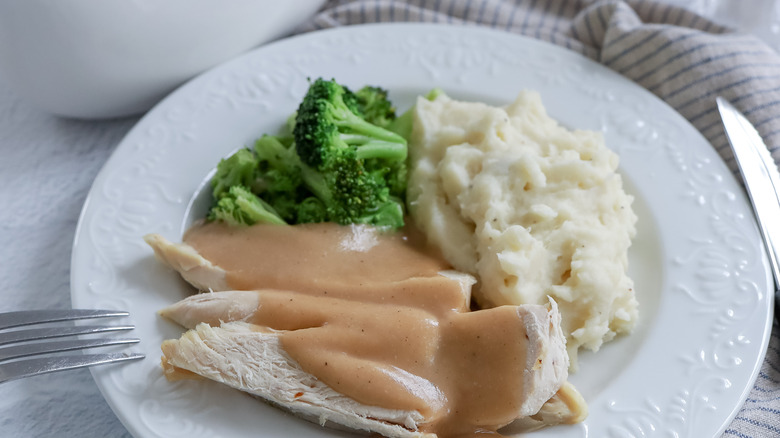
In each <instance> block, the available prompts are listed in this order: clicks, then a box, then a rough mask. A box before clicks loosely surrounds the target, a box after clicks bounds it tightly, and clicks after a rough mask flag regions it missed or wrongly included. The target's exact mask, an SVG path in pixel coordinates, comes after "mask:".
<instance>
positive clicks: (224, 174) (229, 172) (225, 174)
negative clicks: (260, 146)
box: [211, 148, 258, 199]
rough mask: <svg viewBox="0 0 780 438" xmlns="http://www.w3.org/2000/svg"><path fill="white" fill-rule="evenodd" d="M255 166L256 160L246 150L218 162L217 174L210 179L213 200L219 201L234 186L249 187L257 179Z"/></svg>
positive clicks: (240, 150) (250, 152)
mask: <svg viewBox="0 0 780 438" xmlns="http://www.w3.org/2000/svg"><path fill="white" fill-rule="evenodd" d="M257 164H258V163H257V158H255V156H254V154H252V151H250V150H249V149H246V148H244V149H239V150H238V151H237V152H235V153H234V154H233V155H231V156H230V157H228V158H224V159H222V160H220V162H219V164H218V165H217V172H216V174H215V175H214V177H212V178H211V187H212V194H213V195H214V199H219V198H220V197H221V196H222V195H223V194H224V193H226V192H227V191H228V190H229V189H230V187H232V186H235V185H242V186H247V187H251V186H252V185H253V184H254V183H255V179H256V178H257Z"/></svg>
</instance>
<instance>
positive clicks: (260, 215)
mask: <svg viewBox="0 0 780 438" xmlns="http://www.w3.org/2000/svg"><path fill="white" fill-rule="evenodd" d="M255 200H256V201H259V202H256V201H250V200H249V199H247V198H244V197H239V198H236V205H238V207H239V208H240V209H241V210H243V211H245V212H246V213H247V214H249V215H250V217H251V218H252V220H254V221H255V223H261V224H274V225H287V222H285V221H284V219H282V218H281V217H280V216H279V213H277V212H276V210H274V208H273V207H271V206H270V205H269V204H268V203H267V202H265V201H263V200H262V199H260V198H255Z"/></svg>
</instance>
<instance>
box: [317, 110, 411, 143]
mask: <svg viewBox="0 0 780 438" xmlns="http://www.w3.org/2000/svg"><path fill="white" fill-rule="evenodd" d="M330 105H331V107H333V111H334V113H336V114H337V115H338V117H335V118H334V119H335V120H334V121H333V122H334V124H335V125H336V126H338V127H341V128H347V129H349V130H350V131H352V132H354V133H357V134H362V135H365V136H367V137H373V138H375V139H377V140H384V141H389V142H392V143H401V144H403V145H406V139H404V138H403V137H401V136H400V135H398V134H396V133H395V132H392V131H388V130H387V129H384V128H381V127H379V126H376V125H373V124H371V123H369V122H367V121H365V120H364V119H363V118H361V117H359V116H357V115H355V114H354V113H353V112H352V111H349V110H348V109H346V108H345V109H341V108H336V107H335V106H333V105H332V104H330Z"/></svg>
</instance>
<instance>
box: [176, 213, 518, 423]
mask: <svg viewBox="0 0 780 438" xmlns="http://www.w3.org/2000/svg"><path fill="white" fill-rule="evenodd" d="M184 240H185V242H186V243H188V244H189V245H191V246H193V247H194V248H195V249H196V250H197V251H198V252H199V253H200V254H202V255H203V256H204V257H205V258H206V259H208V260H210V261H212V262H213V263H214V264H216V265H217V266H220V267H221V268H223V269H225V270H226V271H227V273H228V275H227V279H228V283H229V284H230V286H231V287H234V288H236V289H242V290H256V289H263V291H262V292H261V298H260V303H261V304H260V306H259V307H258V309H257V312H256V313H255V315H254V317H253V320H252V321H251V322H253V323H254V324H257V325H259V326H264V327H270V328H273V329H276V330H286V332H284V333H283V335H282V337H281V340H282V346H283V348H284V349H285V351H287V353H288V354H290V356H291V357H292V358H293V359H295V360H296V361H297V362H298V363H299V364H300V365H301V367H302V368H303V369H304V370H305V371H307V372H308V373H310V374H313V375H314V376H316V377H317V378H319V379H320V380H322V381H323V382H325V383H326V384H328V385H329V386H330V387H332V388H333V389H335V390H336V391H338V392H341V393H342V394H345V395H347V396H349V397H351V398H353V399H355V400H357V401H359V402H361V403H364V404H366V405H371V406H381V407H385V408H391V409H403V410H417V411H419V412H421V413H422V414H423V415H424V416H425V418H426V423H425V424H422V425H421V426H420V429H421V431H423V432H434V433H437V434H438V435H439V436H440V437H472V436H477V435H478V436H484V435H485V434H488V435H493V436H500V435H499V434H498V433H497V432H496V430H497V429H498V428H499V427H502V426H504V425H506V424H508V423H510V422H511V421H512V420H514V419H515V418H517V413H518V412H519V404H520V403H522V402H523V391H522V390H523V376H524V371H525V369H526V362H527V357H526V355H527V354H526V353H527V346H528V343H527V336H524V334H525V333H526V327H525V322H524V320H523V318H522V317H521V316H520V314H519V312H518V309H517V308H516V307H513V306H504V307H498V308H494V309H488V310H480V311H475V312H470V311H469V310H468V303H469V293H468V288H464V287H463V286H462V285H461V283H459V282H457V281H454V280H452V279H449V278H446V277H444V276H441V275H439V274H438V273H439V271H441V270H444V269H447V268H448V267H449V266H448V265H447V263H446V262H444V261H443V260H442V259H441V258H439V257H436V256H434V255H432V254H431V253H430V252H429V251H427V250H426V249H425V248H424V246H423V245H422V244H421V243H420V241H421V240H420V239H417V238H416V237H415V233H414V232H409V231H406V232H404V233H400V234H395V235H382V234H378V233H376V232H374V231H373V230H371V229H370V228H367V227H342V226H338V225H334V224H311V225H303V226H295V227H285V226H274V225H257V226H253V227H248V228H231V227H227V226H224V225H221V224H219V223H211V224H206V225H202V226H198V227H195V228H193V229H191V230H190V231H189V232H188V233H187V234H186V236H185V239H184ZM292 290H294V292H292ZM532 360H533V359H532Z"/></svg>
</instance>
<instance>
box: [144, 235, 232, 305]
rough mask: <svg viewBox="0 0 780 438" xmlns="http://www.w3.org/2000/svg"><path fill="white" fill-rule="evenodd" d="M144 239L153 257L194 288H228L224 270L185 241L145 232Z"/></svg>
mask: <svg viewBox="0 0 780 438" xmlns="http://www.w3.org/2000/svg"><path fill="white" fill-rule="evenodd" d="M144 240H145V241H146V243H147V244H149V246H151V247H152V249H154V255H155V257H156V258H157V259H158V260H159V261H161V262H162V263H164V264H165V265H167V266H169V267H170V268H171V269H173V270H174V271H176V272H178V273H179V274H180V275H181V277H182V278H183V279H184V280H185V281H186V282H187V283H189V284H191V285H193V286H194V287H195V288H196V289H198V290H202V291H208V290H211V291H222V290H228V289H230V287H229V286H228V284H227V279H226V272H225V270H224V269H222V268H220V267H219V266H216V265H214V264H213V263H211V262H210V261H208V260H206V259H205V258H203V256H201V255H200V254H199V253H198V251H196V250H195V248H193V247H191V246H190V245H187V244H185V243H173V242H171V241H170V240H168V239H166V238H164V237H163V236H161V235H159V234H147V235H146V236H144Z"/></svg>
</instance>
